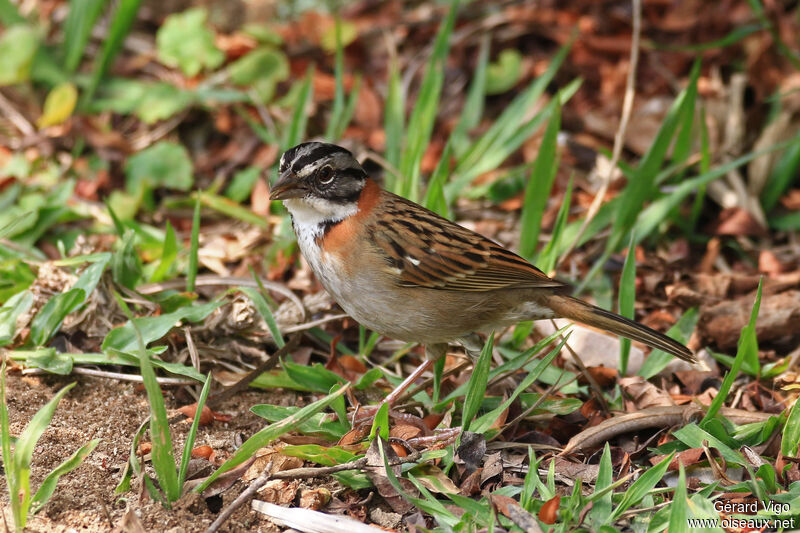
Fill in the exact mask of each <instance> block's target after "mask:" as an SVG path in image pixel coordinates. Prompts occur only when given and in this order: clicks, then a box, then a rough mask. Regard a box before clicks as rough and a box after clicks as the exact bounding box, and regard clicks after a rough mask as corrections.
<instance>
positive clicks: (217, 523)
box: [206, 461, 272, 533]
mask: <svg viewBox="0 0 800 533" xmlns="http://www.w3.org/2000/svg"><path fill="white" fill-rule="evenodd" d="M270 470H272V461H270V462H269V464H268V465H267V467H266V468H265V469H264V471H263V472H262V473H261V475H260V476H258V477H257V478H256V479H255V481H253V482H252V483H250V486H249V487H247V488H246V489H244V490H243V491H242V493H241V494H239V496H237V497H236V499H235V500H233V501H232V502H231V504H230V505H229V506H227V507H226V508H225V509H223V510H222V512H221V513H220V514H219V516H218V517H217V519H216V520H214V522H212V524H211V525H210V526H208V529H206V533H215V532H216V531H217V530H218V529H219V528H220V527H222V524H224V523H225V521H226V520H227V519H228V518H230V516H231V515H232V514H233V512H234V511H235V510H236V509H238V508H239V507H241V506H242V504H243V503H244V502H246V501H247V500H249V499H250V498H252V497H253V496H255V495H256V492H258V491H259V489H260V488H261V487H263V486H264V485H266V484H267V481H269V479H270Z"/></svg>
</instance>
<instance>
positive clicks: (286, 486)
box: [258, 479, 300, 505]
mask: <svg viewBox="0 0 800 533" xmlns="http://www.w3.org/2000/svg"><path fill="white" fill-rule="evenodd" d="M299 487H300V480H298V479H271V480H269V481H267V483H266V484H265V485H264V486H263V487H262V488H261V489H259V491H258V497H259V498H260V499H262V500H264V501H267V502H269V503H274V504H275V505H290V504H293V503H294V500H295V498H296V497H297V489H298V488H299Z"/></svg>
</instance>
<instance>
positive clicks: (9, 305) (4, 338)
mask: <svg viewBox="0 0 800 533" xmlns="http://www.w3.org/2000/svg"><path fill="white" fill-rule="evenodd" d="M32 305H33V293H32V292H31V291H22V292H19V293H17V294H15V295H14V296H12V297H11V298H9V299H8V301H6V303H5V304H3V307H0V346H5V345H7V344H9V343H10V342H11V339H13V338H14V334H15V333H16V329H17V319H18V318H19V317H20V316H22V315H23V314H24V313H27V312H28V310H29V309H30V308H31V306H32Z"/></svg>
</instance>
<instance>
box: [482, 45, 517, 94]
mask: <svg viewBox="0 0 800 533" xmlns="http://www.w3.org/2000/svg"><path fill="white" fill-rule="evenodd" d="M521 77H522V54H520V53H519V51H518V50H515V49H513V48H507V49H505V50H503V51H502V52H500V53H499V54H498V56H497V59H496V60H495V61H492V62H491V63H489V67H488V69H487V72H486V94H501V93H504V92H506V91H508V90H509V89H511V88H512V87H514V85H516V84H517V82H518V81H519V80H520V78H521Z"/></svg>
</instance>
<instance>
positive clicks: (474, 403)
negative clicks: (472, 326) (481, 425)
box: [461, 332, 494, 431]
mask: <svg viewBox="0 0 800 533" xmlns="http://www.w3.org/2000/svg"><path fill="white" fill-rule="evenodd" d="M492 348H494V332H492V334H491V335H489V338H488V339H486V344H484V345H483V350H481V355H480V356H479V357H478V360H477V361H475V366H474V368H473V370H472V375H471V376H470V378H469V385H468V388H467V394H466V395H465V396H464V409H463V410H462V412H461V425H462V426H463V428H464V431H467V430H468V429H469V426H470V424H471V423H472V419H473V418H475V415H476V414H478V410H479V409H480V407H481V404H482V403H483V397H484V396H485V395H486V384H487V383H488V382H489V369H490V367H491V364H492Z"/></svg>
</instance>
